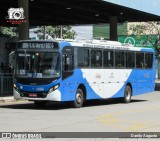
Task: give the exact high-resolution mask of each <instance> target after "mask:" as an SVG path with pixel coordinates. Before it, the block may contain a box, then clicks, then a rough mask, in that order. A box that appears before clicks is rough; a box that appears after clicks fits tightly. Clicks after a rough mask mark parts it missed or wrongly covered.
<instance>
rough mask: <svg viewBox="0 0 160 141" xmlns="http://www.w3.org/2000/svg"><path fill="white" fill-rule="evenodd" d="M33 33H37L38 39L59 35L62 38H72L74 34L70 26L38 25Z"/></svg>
mask: <svg viewBox="0 0 160 141" xmlns="http://www.w3.org/2000/svg"><path fill="white" fill-rule="evenodd" d="M35 33H37V36H38V37H39V39H48V37H52V38H61V36H62V38H63V39H66V38H69V39H74V38H75V35H76V33H75V31H74V30H72V27H71V26H40V27H39V29H38V30H37V31H35ZM61 34H62V35H61Z"/></svg>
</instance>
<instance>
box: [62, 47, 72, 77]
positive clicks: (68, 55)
mask: <svg viewBox="0 0 160 141" xmlns="http://www.w3.org/2000/svg"><path fill="white" fill-rule="evenodd" d="M62 53H63V58H62V61H63V62H62V79H65V78H67V77H69V76H71V75H72V74H73V69H74V57H73V53H72V49H70V48H67V49H66V48H64V49H63V52H62Z"/></svg>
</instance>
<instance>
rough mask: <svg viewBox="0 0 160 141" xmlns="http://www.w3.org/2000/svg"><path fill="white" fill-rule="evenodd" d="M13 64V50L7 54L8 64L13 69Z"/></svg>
mask: <svg viewBox="0 0 160 141" xmlns="http://www.w3.org/2000/svg"><path fill="white" fill-rule="evenodd" d="M14 64H15V51H13V52H11V53H10V54H9V66H10V67H11V68H12V69H13V68H14Z"/></svg>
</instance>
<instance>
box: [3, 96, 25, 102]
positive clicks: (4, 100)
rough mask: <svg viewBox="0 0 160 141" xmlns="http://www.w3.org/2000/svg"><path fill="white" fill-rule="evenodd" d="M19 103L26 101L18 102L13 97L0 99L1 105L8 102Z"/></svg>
mask: <svg viewBox="0 0 160 141" xmlns="http://www.w3.org/2000/svg"><path fill="white" fill-rule="evenodd" d="M19 101H26V100H24V99H20V100H16V99H14V97H13V96H10V97H0V103H7V102H19Z"/></svg>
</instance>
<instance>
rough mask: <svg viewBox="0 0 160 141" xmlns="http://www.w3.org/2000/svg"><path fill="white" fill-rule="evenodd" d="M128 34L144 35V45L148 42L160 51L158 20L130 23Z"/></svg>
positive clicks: (159, 26)
mask: <svg viewBox="0 0 160 141" xmlns="http://www.w3.org/2000/svg"><path fill="white" fill-rule="evenodd" d="M128 35H137V36H140V35H146V37H147V38H146V40H145V41H144V42H143V44H144V46H145V44H146V43H147V42H150V43H151V44H152V46H153V47H154V49H155V50H156V51H157V52H159V51H160V25H159V22H142V23H138V24H131V25H130V27H129V31H128Z"/></svg>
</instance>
